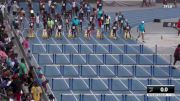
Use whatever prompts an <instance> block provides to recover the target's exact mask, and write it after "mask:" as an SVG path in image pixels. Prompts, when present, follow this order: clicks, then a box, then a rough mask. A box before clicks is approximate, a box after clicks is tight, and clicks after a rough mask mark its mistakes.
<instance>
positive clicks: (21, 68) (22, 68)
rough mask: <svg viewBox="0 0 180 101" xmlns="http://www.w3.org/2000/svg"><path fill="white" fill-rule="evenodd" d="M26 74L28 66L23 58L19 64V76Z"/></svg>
mask: <svg viewBox="0 0 180 101" xmlns="http://www.w3.org/2000/svg"><path fill="white" fill-rule="evenodd" d="M26 74H27V67H26V64H25V60H24V59H23V58H22V59H21V63H20V65H19V76H20V77H23V76H24V75H26Z"/></svg>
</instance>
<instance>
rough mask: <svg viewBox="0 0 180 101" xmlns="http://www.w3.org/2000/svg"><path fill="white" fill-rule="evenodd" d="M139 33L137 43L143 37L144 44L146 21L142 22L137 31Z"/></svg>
mask: <svg viewBox="0 0 180 101" xmlns="http://www.w3.org/2000/svg"><path fill="white" fill-rule="evenodd" d="M137 32H139V35H138V37H137V39H136V41H138V39H139V38H140V37H142V42H145V41H144V33H145V25H144V21H142V22H141V23H140V24H139V26H138V29H137Z"/></svg>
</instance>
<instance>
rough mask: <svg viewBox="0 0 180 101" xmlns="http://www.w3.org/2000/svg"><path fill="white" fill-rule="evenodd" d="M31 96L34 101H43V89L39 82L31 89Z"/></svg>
mask: <svg viewBox="0 0 180 101" xmlns="http://www.w3.org/2000/svg"><path fill="white" fill-rule="evenodd" d="M31 94H32V97H33V99H34V101H41V95H42V89H41V87H40V86H39V84H38V82H37V81H35V82H34V85H33V87H32V88H31Z"/></svg>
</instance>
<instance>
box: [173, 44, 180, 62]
mask: <svg viewBox="0 0 180 101" xmlns="http://www.w3.org/2000/svg"><path fill="white" fill-rule="evenodd" d="M177 61H180V44H179V45H178V46H177V48H176V50H175V52H174V65H175V64H176V62H177Z"/></svg>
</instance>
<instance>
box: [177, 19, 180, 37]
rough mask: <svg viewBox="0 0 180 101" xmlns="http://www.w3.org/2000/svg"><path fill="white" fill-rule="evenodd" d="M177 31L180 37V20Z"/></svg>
mask: <svg viewBox="0 0 180 101" xmlns="http://www.w3.org/2000/svg"><path fill="white" fill-rule="evenodd" d="M176 27H177V29H178V36H179V35H180V19H179V21H178V22H177V25H176Z"/></svg>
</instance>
